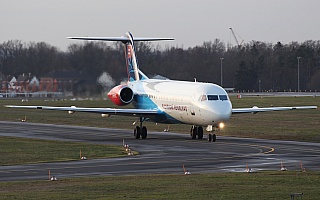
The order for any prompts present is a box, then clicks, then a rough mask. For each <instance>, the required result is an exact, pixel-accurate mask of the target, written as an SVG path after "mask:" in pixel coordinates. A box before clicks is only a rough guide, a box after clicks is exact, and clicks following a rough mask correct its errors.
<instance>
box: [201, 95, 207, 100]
mask: <svg viewBox="0 0 320 200" xmlns="http://www.w3.org/2000/svg"><path fill="white" fill-rule="evenodd" d="M206 100H207V95H201V96H200V98H199V101H206Z"/></svg>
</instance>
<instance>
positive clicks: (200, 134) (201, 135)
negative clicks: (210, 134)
mask: <svg viewBox="0 0 320 200" xmlns="http://www.w3.org/2000/svg"><path fill="white" fill-rule="evenodd" d="M202 138H203V128H202V126H199V127H198V139H199V140H201V139H202Z"/></svg>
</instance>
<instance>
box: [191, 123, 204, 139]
mask: <svg viewBox="0 0 320 200" xmlns="http://www.w3.org/2000/svg"><path fill="white" fill-rule="evenodd" d="M190 136H191V138H192V139H196V138H197V136H198V139H199V140H201V139H202V138H203V128H202V126H192V127H191V130H190Z"/></svg>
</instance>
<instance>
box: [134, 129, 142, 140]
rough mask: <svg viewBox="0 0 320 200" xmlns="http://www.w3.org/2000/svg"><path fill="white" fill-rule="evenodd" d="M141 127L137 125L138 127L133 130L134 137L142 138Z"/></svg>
mask: <svg viewBox="0 0 320 200" xmlns="http://www.w3.org/2000/svg"><path fill="white" fill-rule="evenodd" d="M140 133H141V132H140V127H139V126H136V128H135V129H134V131H133V135H134V139H140Z"/></svg>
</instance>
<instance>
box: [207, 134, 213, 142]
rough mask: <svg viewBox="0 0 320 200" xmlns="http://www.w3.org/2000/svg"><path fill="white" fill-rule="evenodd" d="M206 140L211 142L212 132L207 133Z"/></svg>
mask: <svg viewBox="0 0 320 200" xmlns="http://www.w3.org/2000/svg"><path fill="white" fill-rule="evenodd" d="M208 141H209V142H212V134H211V133H209V134H208Z"/></svg>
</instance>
